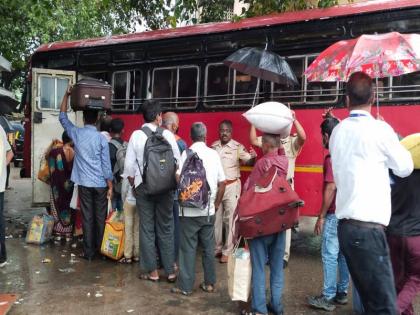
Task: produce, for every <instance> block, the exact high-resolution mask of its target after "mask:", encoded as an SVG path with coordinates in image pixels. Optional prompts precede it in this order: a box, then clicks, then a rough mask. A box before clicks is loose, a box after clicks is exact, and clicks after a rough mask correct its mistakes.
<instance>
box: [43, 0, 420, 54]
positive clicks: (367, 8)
mask: <svg viewBox="0 0 420 315" xmlns="http://www.w3.org/2000/svg"><path fill="white" fill-rule="evenodd" d="M414 6H419V2H418V0H400V1H395V0H375V1H367V2H359V3H352V4H347V5H341V6H334V7H331V8H326V9H311V10H304V11H295V12H286V13H277V14H272V15H267V16H260V17H254V18H248V19H242V20H240V21H238V22H218V23H206V24H198V25H191V26H184V27H178V28H173V29H162V30H155V31H145V32H140V33H131V34H124V35H114V36H107V37H101V38H90V39H82V40H74V41H64V42H54V43H49V44H44V45H41V46H40V47H39V48H38V49H37V50H36V51H35V52H46V51H56V50H62V49H74V48H84V47H96V46H105V45H114V44H123V43H130V42H141V41H154V40H160V39H170V38H177V37H183V36H193V35H201V34H213V33H223V32H228V31H238V30H242V29H250V28H257V27H267V26H272V25H279V24H286V23H296V22H301V21H310V20H318V19H328V18H334V17H339V16H345V15H354V14H363V13H369V12H375V11H387V10H393V9H403V8H408V7H414Z"/></svg>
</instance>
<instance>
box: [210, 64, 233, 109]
mask: <svg viewBox="0 0 420 315" xmlns="http://www.w3.org/2000/svg"><path fill="white" fill-rule="evenodd" d="M233 77H234V72H233V70H232V69H229V67H227V66H225V65H224V64H222V63H217V64H208V65H207V68H206V88H205V95H206V101H205V104H206V105H208V106H220V105H227V104H232V94H233Z"/></svg>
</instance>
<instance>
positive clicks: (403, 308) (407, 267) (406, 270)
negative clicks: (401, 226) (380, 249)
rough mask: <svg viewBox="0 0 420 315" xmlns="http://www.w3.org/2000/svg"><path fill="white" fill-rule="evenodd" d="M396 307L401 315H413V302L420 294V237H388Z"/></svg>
mask: <svg viewBox="0 0 420 315" xmlns="http://www.w3.org/2000/svg"><path fill="white" fill-rule="evenodd" d="M388 244H389V249H390V251H391V261H392V267H393V270H394V277H395V288H396V290H397V294H398V297H397V305H398V308H399V311H400V312H401V314H402V315H414V309H413V304H412V303H413V300H414V298H415V296H416V295H417V294H418V293H419V292H420V236H408V237H402V236H397V235H388Z"/></svg>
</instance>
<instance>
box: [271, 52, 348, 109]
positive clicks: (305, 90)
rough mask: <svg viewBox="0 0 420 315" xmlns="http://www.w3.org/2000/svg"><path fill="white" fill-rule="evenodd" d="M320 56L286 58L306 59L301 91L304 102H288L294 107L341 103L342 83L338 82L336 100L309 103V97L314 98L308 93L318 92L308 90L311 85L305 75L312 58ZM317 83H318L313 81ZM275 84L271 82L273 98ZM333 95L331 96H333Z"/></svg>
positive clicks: (305, 55)
mask: <svg viewBox="0 0 420 315" xmlns="http://www.w3.org/2000/svg"><path fill="white" fill-rule="evenodd" d="M318 55H319V54H304V55H291V56H287V57H286V61H287V60H290V59H304V69H303V73H302V87H301V89H300V92H301V96H299V97H301V98H302V99H303V101H302V102H288V103H290V104H292V105H296V106H300V105H319V104H336V103H337V102H338V101H339V97H340V96H341V94H340V82H339V81H337V82H336V85H335V89H334V90H335V93H334V94H332V95H334V96H335V98H334V100H327V101H323V100H321V101H308V97H311V96H312V97H313V95H309V96H308V91H316V90H308V84H309V83H311V82H309V81H308V77H307V76H306V75H305V74H304V73H305V71H306V69H308V67H309V65H310V62H309V59H310V58H316V57H317V56H318ZM313 82H317V81H313ZM274 84H275V83H274V82H271V97H272V98H273V93H274ZM332 95H331V96H332Z"/></svg>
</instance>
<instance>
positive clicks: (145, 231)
mask: <svg viewBox="0 0 420 315" xmlns="http://www.w3.org/2000/svg"><path fill="white" fill-rule="evenodd" d="M142 111H143V117H144V120H145V122H146V123H145V124H144V125H143V126H142V129H144V128H149V129H150V131H151V132H157V130H158V128H160V126H161V124H162V109H161V106H160V104H159V102H158V101H153V100H148V101H146V102H145V103H144V104H143V106H142ZM160 131H161V132H162V136H163V138H164V139H166V141H167V142H168V143H169V144H170V146H171V148H172V152H173V157H174V158H175V160H176V161H179V160H180V154H179V149H178V145H177V143H176V140H175V137H174V135H173V134H172V133H171V132H170V131H169V130H163V131H162V130H160ZM147 138H148V137H147V135H146V133H145V132H144V131H143V130H137V131H134V132H133V134H132V135H131V138H130V141H129V143H128V147H127V153H126V157H125V163H124V174H125V175H126V176H127V178H128V180H129V181H130V184H131V185H132V186H134V187H135V194H136V206H137V211H138V212H139V215H140V265H141V268H142V269H143V270H144V271H145V272H146V273H145V274H140V276H139V277H140V279H143V280H150V281H158V280H159V274H158V270H157V267H158V266H157V260H156V257H157V255H156V246H155V244H156V243H155V240H156V239H157V244H158V246H159V249H160V253H161V260H162V261H161V263H162V265H163V268H164V269H165V272H166V275H167V280H168V281H169V282H174V281H175V280H176V275H175V271H174V262H175V258H174V239H173V234H174V219H173V212H172V207H173V199H174V190H169V191H167V192H165V193H162V194H157V195H151V194H148V193H147V192H146V191H145V185H142V183H143V177H142V174H143V175H144V167H143V166H144V151H145V150H144V148H145V145H146V141H147ZM173 176H174V177H175V174H174V175H173ZM165 180H166V179H165ZM174 180H175V179H174ZM155 228H156V233H155Z"/></svg>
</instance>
